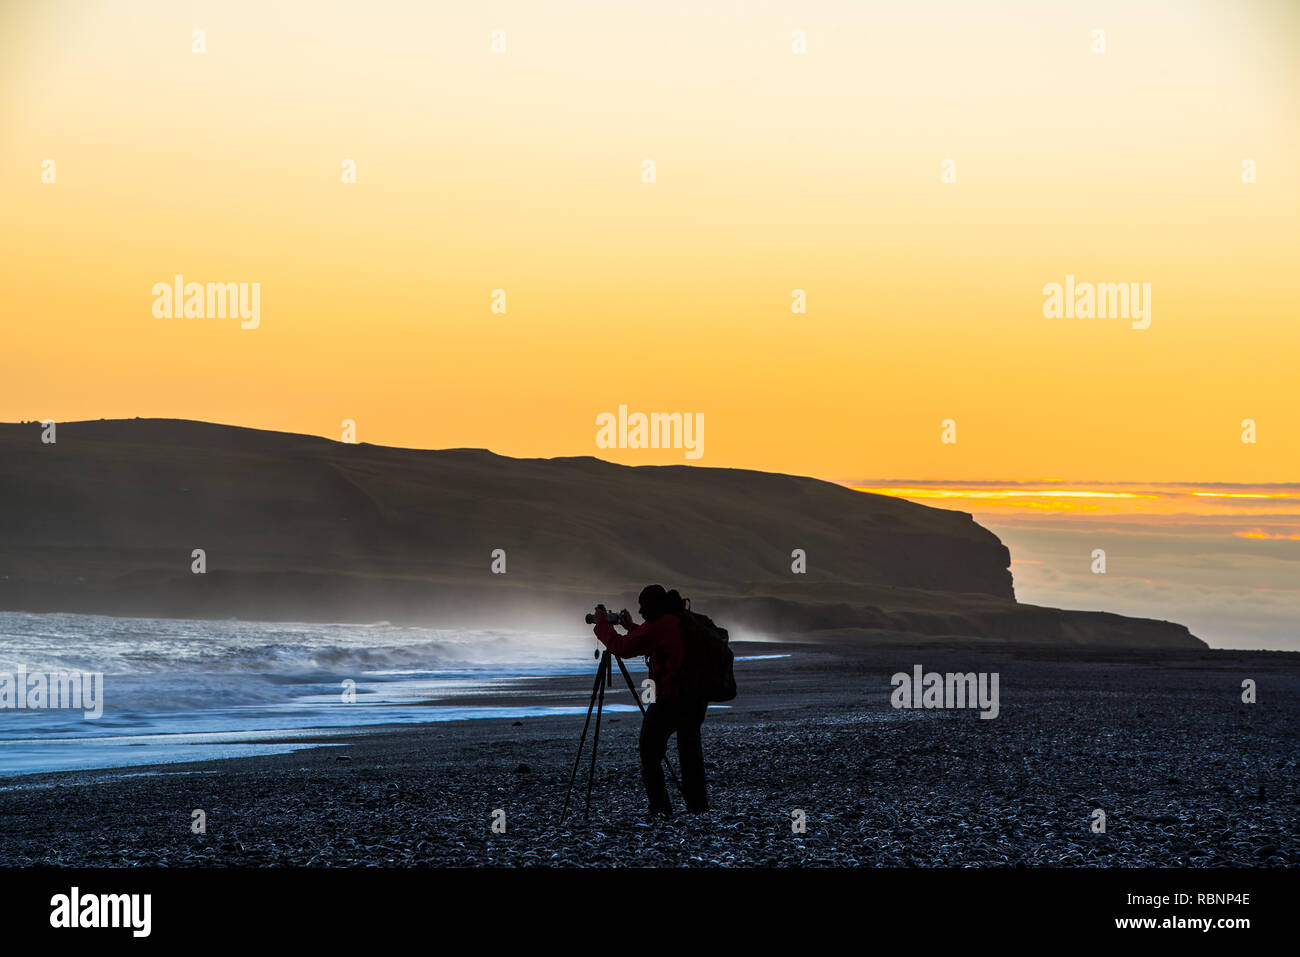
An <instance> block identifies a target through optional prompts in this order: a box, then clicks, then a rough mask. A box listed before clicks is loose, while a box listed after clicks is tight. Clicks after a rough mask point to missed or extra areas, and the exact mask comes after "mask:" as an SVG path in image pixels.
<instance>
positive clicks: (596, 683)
mask: <svg viewBox="0 0 1300 957" xmlns="http://www.w3.org/2000/svg"><path fill="white" fill-rule="evenodd" d="M606 654H608V652H606ZM604 673H605V672H604V662H602V663H601V664H600V665H599V666H598V667H597V668H596V680H595V681H594V682H593V683H592V686H591V703H590V704H588V705H587V720H586V722H584V723H583V725H582V737H581V738H579V739H578V756H577V757H576V758H574V759H573V771H572V772H570V774H569V790H567V791H566V792H564V810H562V811H561V812H560V823H561V824H563V823H564V817H565V815H566V814H568V813H569V797H570V796H571V795H572V794H573V782H574V781H575V780H576V779H577V777H578V765H579V764H581V763H582V748H583V746H584V745H585V744H586V743H587V728H588V727H589V726H590V725H591V711H592V709H593V708H595V707H596V689H597V688H601V687H602V682H601V677H602V676H603V675H604Z"/></svg>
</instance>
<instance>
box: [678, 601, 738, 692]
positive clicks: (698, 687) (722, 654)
mask: <svg viewBox="0 0 1300 957" xmlns="http://www.w3.org/2000/svg"><path fill="white" fill-rule="evenodd" d="M677 620H678V621H679V622H680V623H681V631H682V644H683V645H685V646H686V656H685V658H684V659H683V661H682V667H681V671H680V673H679V674H678V677H677V687H678V688H679V690H680V691H681V692H682V693H684V694H687V695H690V696H692V697H699V698H704V699H705V700H707V701H730V700H731V699H732V698H734V697H736V676H735V674H734V673H733V672H732V662H733V661H734V660H735V655H733V654H732V652H731V648H730V646H729V645H728V644H727V641H728V636H727V629H725V628H720V627H718V626H717V625H715V624H714V623H713V620H712V619H711V618H709V617H708V616H706V615H701V614H698V613H697V612H693V611H691V610H690V609H687V610H686V611H684V612H682V613H681V614H679V615H678V616H677Z"/></svg>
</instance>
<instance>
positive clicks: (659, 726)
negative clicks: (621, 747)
mask: <svg viewBox="0 0 1300 957" xmlns="http://www.w3.org/2000/svg"><path fill="white" fill-rule="evenodd" d="M672 733H673V724H672V720H671V716H670V715H669V714H668V712H667V711H666V709H665V708H664V707H663V706H662V705H660V704H659V703H658V702H656V703H654V704H652V705H650V707H648V708H647V709H646V712H645V720H643V721H642V722H641V743H640V745H639V747H640V750H641V780H642V781H643V782H645V793H646V797H648V798H649V799H650V813H651V814H663V815H665V816H670V815H671V814H672V813H673V807H672V802H671V801H669V799H668V788H667V786H666V785H665V784H664V769H663V764H662V762H663V759H664V754H665V752H666V751H667V750H668V737H669V735H671V734H672Z"/></svg>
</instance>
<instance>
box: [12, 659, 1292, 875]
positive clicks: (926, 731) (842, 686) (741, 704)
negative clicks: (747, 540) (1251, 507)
mask: <svg viewBox="0 0 1300 957" xmlns="http://www.w3.org/2000/svg"><path fill="white" fill-rule="evenodd" d="M787 651H788V652H790V653H792V655H793V657H791V658H782V659H774V660H766V661H750V662H742V663H741V664H739V665H738V666H737V678H738V681H739V682H740V687H741V697H740V698H739V699H738V700H737V701H735V702H733V705H734V707H730V708H715V709H712V710H711V711H710V714H709V717H708V720H707V722H706V724H705V728H704V741H705V756H706V760H707V762H708V772H709V778H710V784H711V798H712V802H713V807H714V809H713V811H712V812H711V813H710V814H708V815H703V816H699V817H691V818H688V817H685V816H679V817H678V818H677V819H676V820H675V821H674V822H673V823H670V824H656V825H647V824H646V823H645V822H644V820H643V810H644V795H643V793H642V791H641V787H640V780H639V768H638V762H637V753H636V731H637V728H638V727H639V716H637V715H629V714H613V715H608V716H607V718H606V721H607V722H608V723H607V724H605V725H604V726H603V728H602V735H601V748H600V756H599V761H598V765H597V779H596V786H595V789H594V791H593V797H592V817H591V821H590V822H589V823H586V824H584V823H583V822H582V819H581V815H580V814H579V817H578V818H577V819H576V820H574V819H573V818H570V820H569V821H567V822H566V823H565V824H563V825H560V824H558V812H559V806H560V803H561V802H562V800H563V797H564V791H565V786H566V785H567V782H568V778H569V772H570V770H571V768H572V766H573V759H574V755H575V753H576V748H577V742H578V736H579V733H580V731H581V727H582V718H581V716H578V717H572V716H566V717H540V718H527V719H524V720H523V721H521V722H519V723H515V722H513V721H511V720H510V719H479V720H471V721H455V722H445V723H438V724H428V725H406V726H398V727H391V726H390V727H378V728H367V729H364V730H360V731H358V732H356V733H348V734H343V735H340V734H331V735H329V736H327V737H326V736H307V737H302V738H298V739H292V738H286V739H285V740H299V741H307V742H317V743H328V744H330V745H344V747H322V748H314V749H305V750H301V751H297V752H293V753H288V754H281V755H268V756H259V757H246V758H228V759H219V760H208V761H197V762H191V763H186V764H166V765H154V766H141V767H128V768H122V769H104V770H94V771H63V772H52V773H45V774H32V775H22V776H17V777H9V778H0V825H2V826H0V866H15V865H16V866H33V865H50V864H52V865H59V866H148V865H166V866H270V865H312V866H358V865H374V864H377V865H382V866H410V865H416V866H419V865H440V866H460V865H497V866H500V865H506V866H515V865H593V866H611V865H615V864H624V865H627V864H631V865H700V864H704V865H708V864H715V865H747V866H764V865H796V864H798V865H806V866H844V865H851V866H872V865H878V866H948V865H957V866H965V865H992V866H1092V867H1142V866H1159V867H1168V866H1210V867H1258V866H1279V865H1280V866H1297V865H1300V774H1297V767H1296V763H1297V754H1296V746H1295V743H1296V741H1297V733H1298V732H1300V655H1297V654H1296V653H1290V652H1245V651H1216V650H1203V651H1192V652H1186V653H1169V652H1159V653H1157V652H1151V653H1125V652H1118V651H1113V650H1106V651H1081V650H1078V649H1071V650H1068V651H1063V650H1060V649H1056V650H1055V651H1053V652H1049V650H1048V649H1045V648H1043V647H1041V646H1036V647H1033V648H1028V649H1027V648H1014V647H1010V646H1000V645H995V644H991V643H990V644H988V645H983V644H981V645H979V646H973V645H971V644H970V643H966V644H957V643H954V642H946V641H943V640H938V639H930V640H922V641H919V642H910V643H898V644H888V645H884V644H874V643H873V644H869V645H868V644H864V643H863V642H862V640H861V639H860V638H858V639H849V638H842V637H841V638H834V637H826V638H823V639H820V640H818V641H816V642H813V641H798V642H790V643H767V642H764V643H743V644H742V643H738V647H737V653H738V654H741V655H754V654H779V653H782V652H787ZM915 664H920V665H922V666H924V668H925V669H926V670H927V671H929V670H936V671H971V670H974V671H996V672H998V673H999V675H1000V698H1001V701H1000V709H1001V710H1000V714H999V717H998V718H997V719H995V720H980V719H978V717H977V716H976V712H974V711H969V710H968V711H903V710H896V709H894V708H892V707H890V704H889V692H890V690H891V688H890V684H889V676H890V675H891V674H893V673H894V672H897V671H910V670H911V668H912V666H913V665H915ZM593 666H594V663H593ZM1243 678H1253V679H1254V680H1255V681H1256V683H1257V685H1258V689H1259V690H1258V694H1259V701H1258V703H1256V704H1253V705H1247V704H1243V703H1242V702H1241V699H1240V696H1241V690H1240V685H1241V680H1242V679H1243ZM528 685H529V689H530V697H529V700H530V701H531V702H533V703H536V702H537V700H538V698H537V697H536V695H537V693H538V685H539V682H538V681H536V680H532V681H529V682H528ZM590 688H591V678H590V677H588V676H577V677H571V678H556V679H546V680H545V683H544V685H543V687H542V700H544V701H546V702H547V703H556V704H559V703H566V704H574V703H576V704H581V705H583V706H585V705H586V703H587V699H588V696H589V694H590ZM511 695H512V691H511V689H509V688H503V689H501V690H500V691H493V692H491V693H488V694H474V695H470V696H465V697H463V698H460V699H456V700H450V699H447V700H443V701H440V702H439V703H442V704H454V703H461V704H466V703H475V704H503V703H509V702H511V701H517V700H518V697H517V696H516V697H515V698H512V697H511ZM612 700H613V701H617V702H620V703H630V696H629V695H628V693H627V691H626V689H625V688H624V689H623V690H622V692H621V694H616V695H615V696H614V698H613V699H612ZM340 758H347V760H340ZM674 763H675V761H674ZM585 767H586V763H585V760H584V767H583V773H582V774H580V775H579V782H580V785H585ZM581 793H582V792H581V790H578V789H575V794H576V795H578V796H579V797H580V796H581ZM195 808H202V809H203V810H204V811H205V812H206V815H207V832H206V834H203V835H195V834H193V833H192V832H191V829H190V824H191V811H192V810H193V809H195ZM497 808H504V809H505V811H506V833H505V834H493V833H492V831H491V815H492V812H493V810H495V809H497ZM1097 808H1100V809H1102V810H1104V811H1105V813H1106V817H1107V831H1106V833H1105V834H1094V833H1092V832H1091V831H1090V828H1089V825H1090V821H1091V815H1092V813H1093V811H1094V810H1095V809H1097ZM794 810H802V811H803V812H804V813H805V815H806V819H807V832H806V833H805V834H802V835H796V834H793V833H792V832H791V826H790V821H791V812H792V811H794Z"/></svg>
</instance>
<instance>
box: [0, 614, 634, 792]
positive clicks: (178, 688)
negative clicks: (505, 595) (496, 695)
mask: <svg viewBox="0 0 1300 957" xmlns="http://www.w3.org/2000/svg"><path fill="white" fill-rule="evenodd" d="M595 647H596V641H595V638H593V637H592V636H590V635H583V634H582V631H581V630H578V631H575V633H573V634H564V635H559V634H539V633H536V632H524V631H507V630H476V631H469V630H443V629H434V628H417V627H406V626H397V625H392V624H389V623H387V622H379V623H376V624H368V625H356V624H307V623H300V622H247V621H194V620H184V619H154V618H110V617H104V616H98V615H71V614H28V613H22V612H0V690H2V689H3V683H4V682H6V681H7V682H8V683H9V686H10V689H11V690H12V689H13V688H15V687H16V683H17V681H18V678H17V675H18V673H19V672H24V671H25V672H26V674H27V675H28V676H35V675H41V674H45V675H53V674H59V673H65V672H73V673H75V672H79V673H88V674H94V673H101V674H102V675H103V692H102V697H103V701H102V715H100V716H99V717H97V718H96V717H87V716H86V711H85V709H83V708H41V709H31V708H21V709H20V708H17V707H15V706H14V703H15V700H16V697H17V696H14V700H9V701H5V700H4V698H3V696H2V695H0V702H4V705H3V706H0V776H7V775H20V774H32V773H37V772H43V771H59V770H71V769H86V768H105V767H129V766H138V765H144V764H161V763H172V762H178V761H198V760H206V759H209V758H221V757H239V756H246V755H254V754H267V753H276V752H287V751H292V750H295V749H297V748H301V747H314V746H318V745H315V744H313V745H308V744H302V743H293V742H290V741H286V740H284V739H285V738H291V737H294V736H301V735H303V734H310V735H311V736H312V737H314V738H318V737H322V736H324V737H328V736H329V735H331V734H337V733H340V732H341V731H345V730H350V729H355V728H359V727H366V726H373V725H391V724H410V723H423V722H435V721H462V720H469V719H474V718H521V719H522V718H527V717H530V716H536V715H556V714H584V713H585V712H586V705H585V704H583V705H578V706H572V705H556V704H548V703H544V702H543V701H542V700H541V699H540V698H539V700H538V702H537V703H534V704H525V705H520V706H517V707H500V706H494V705H486V704H485V705H483V706H474V705H465V704H463V703H461V704H456V705H440V704H438V703H437V702H438V701H439V700H441V699H447V698H450V697H452V696H455V697H457V698H461V697H463V696H465V695H466V694H473V693H475V692H483V691H487V690H491V689H492V688H493V687H494V686H499V685H501V684H504V683H507V682H508V683H511V684H515V683H517V682H518V681H519V680H520V679H527V678H531V677H546V676H555V675H580V674H588V675H594V674H595V661H594V658H593V650H594V649H595ZM627 664H628V668H629V671H631V672H633V674H634V676H635V675H637V674H638V673H640V672H643V671H644V668H643V667H641V662H640V660H639V659H638V660H636V661H629V662H627ZM29 680H31V679H30V678H29ZM637 680H639V679H637ZM616 697H622V698H625V699H628V698H630V696H629V695H628V694H627V692H626V689H623V694H622V695H616ZM605 709H606V710H607V711H615V712H618V711H635V710H637V708H636V705H635V704H634V703H632V702H630V700H628V701H625V702H623V703H615V702H611V701H609V700H608V699H607V700H606V703H605Z"/></svg>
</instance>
